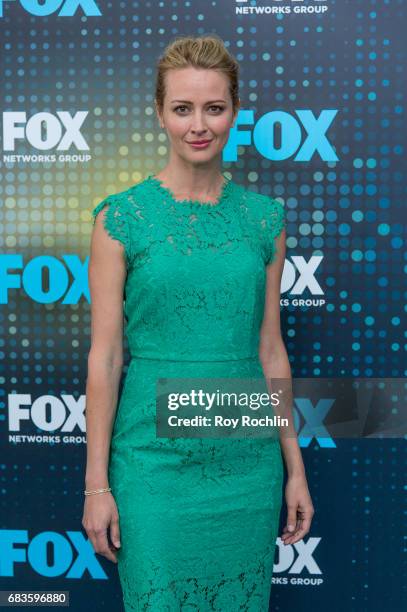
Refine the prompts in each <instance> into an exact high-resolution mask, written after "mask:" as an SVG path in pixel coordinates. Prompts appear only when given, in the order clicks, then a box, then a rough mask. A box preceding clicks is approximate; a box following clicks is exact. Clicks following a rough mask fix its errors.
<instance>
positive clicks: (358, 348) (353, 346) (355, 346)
mask: <svg viewBox="0 0 407 612" xmlns="http://www.w3.org/2000/svg"><path fill="white" fill-rule="evenodd" d="M352 350H353V351H359V350H360V344H359V342H354V343H353V344H352Z"/></svg>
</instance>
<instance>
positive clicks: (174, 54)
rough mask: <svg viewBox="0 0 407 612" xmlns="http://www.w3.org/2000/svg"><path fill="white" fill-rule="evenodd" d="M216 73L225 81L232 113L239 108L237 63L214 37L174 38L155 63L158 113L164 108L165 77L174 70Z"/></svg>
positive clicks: (219, 40)
mask: <svg viewBox="0 0 407 612" xmlns="http://www.w3.org/2000/svg"><path fill="white" fill-rule="evenodd" d="M189 66H192V67H194V68H204V69H206V70H218V71H219V72H222V73H223V74H225V75H226V76H227V77H228V78H229V92H230V96H231V98H232V104H233V113H235V112H236V110H237V108H238V105H239V64H238V62H237V60H236V59H235V57H234V56H233V55H232V54H231V53H229V51H228V50H227V49H226V47H225V44H224V42H223V40H222V39H221V38H220V37H219V36H217V35H216V34H211V35H206V36H178V37H177V38H175V39H174V40H173V41H172V42H171V43H170V44H169V45H168V46H167V47H166V48H165V50H164V53H163V54H162V55H161V57H160V58H159V60H158V63H157V77H156V86H155V101H156V105H157V109H158V110H159V112H160V113H162V111H163V107H164V97H165V75H166V74H167V72H168V71H169V70H173V69H177V68H187V67H189Z"/></svg>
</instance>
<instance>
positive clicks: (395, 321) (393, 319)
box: [391, 317, 400, 325]
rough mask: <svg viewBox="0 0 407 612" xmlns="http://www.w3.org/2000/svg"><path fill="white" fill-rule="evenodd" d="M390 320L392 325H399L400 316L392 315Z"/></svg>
mask: <svg viewBox="0 0 407 612" xmlns="http://www.w3.org/2000/svg"><path fill="white" fill-rule="evenodd" d="M391 322H392V325H400V318H399V317H393V318H392V320H391Z"/></svg>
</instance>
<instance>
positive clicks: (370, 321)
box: [365, 316, 375, 325]
mask: <svg viewBox="0 0 407 612" xmlns="http://www.w3.org/2000/svg"><path fill="white" fill-rule="evenodd" d="M374 322H375V320H374V317H371V316H369V317H366V318H365V323H366V325H374Z"/></svg>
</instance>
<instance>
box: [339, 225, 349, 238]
mask: <svg viewBox="0 0 407 612" xmlns="http://www.w3.org/2000/svg"><path fill="white" fill-rule="evenodd" d="M338 231H339V233H340V235H341V236H348V235H349V234H350V225H349V224H348V223H341V224H340V225H339V227H338Z"/></svg>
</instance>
